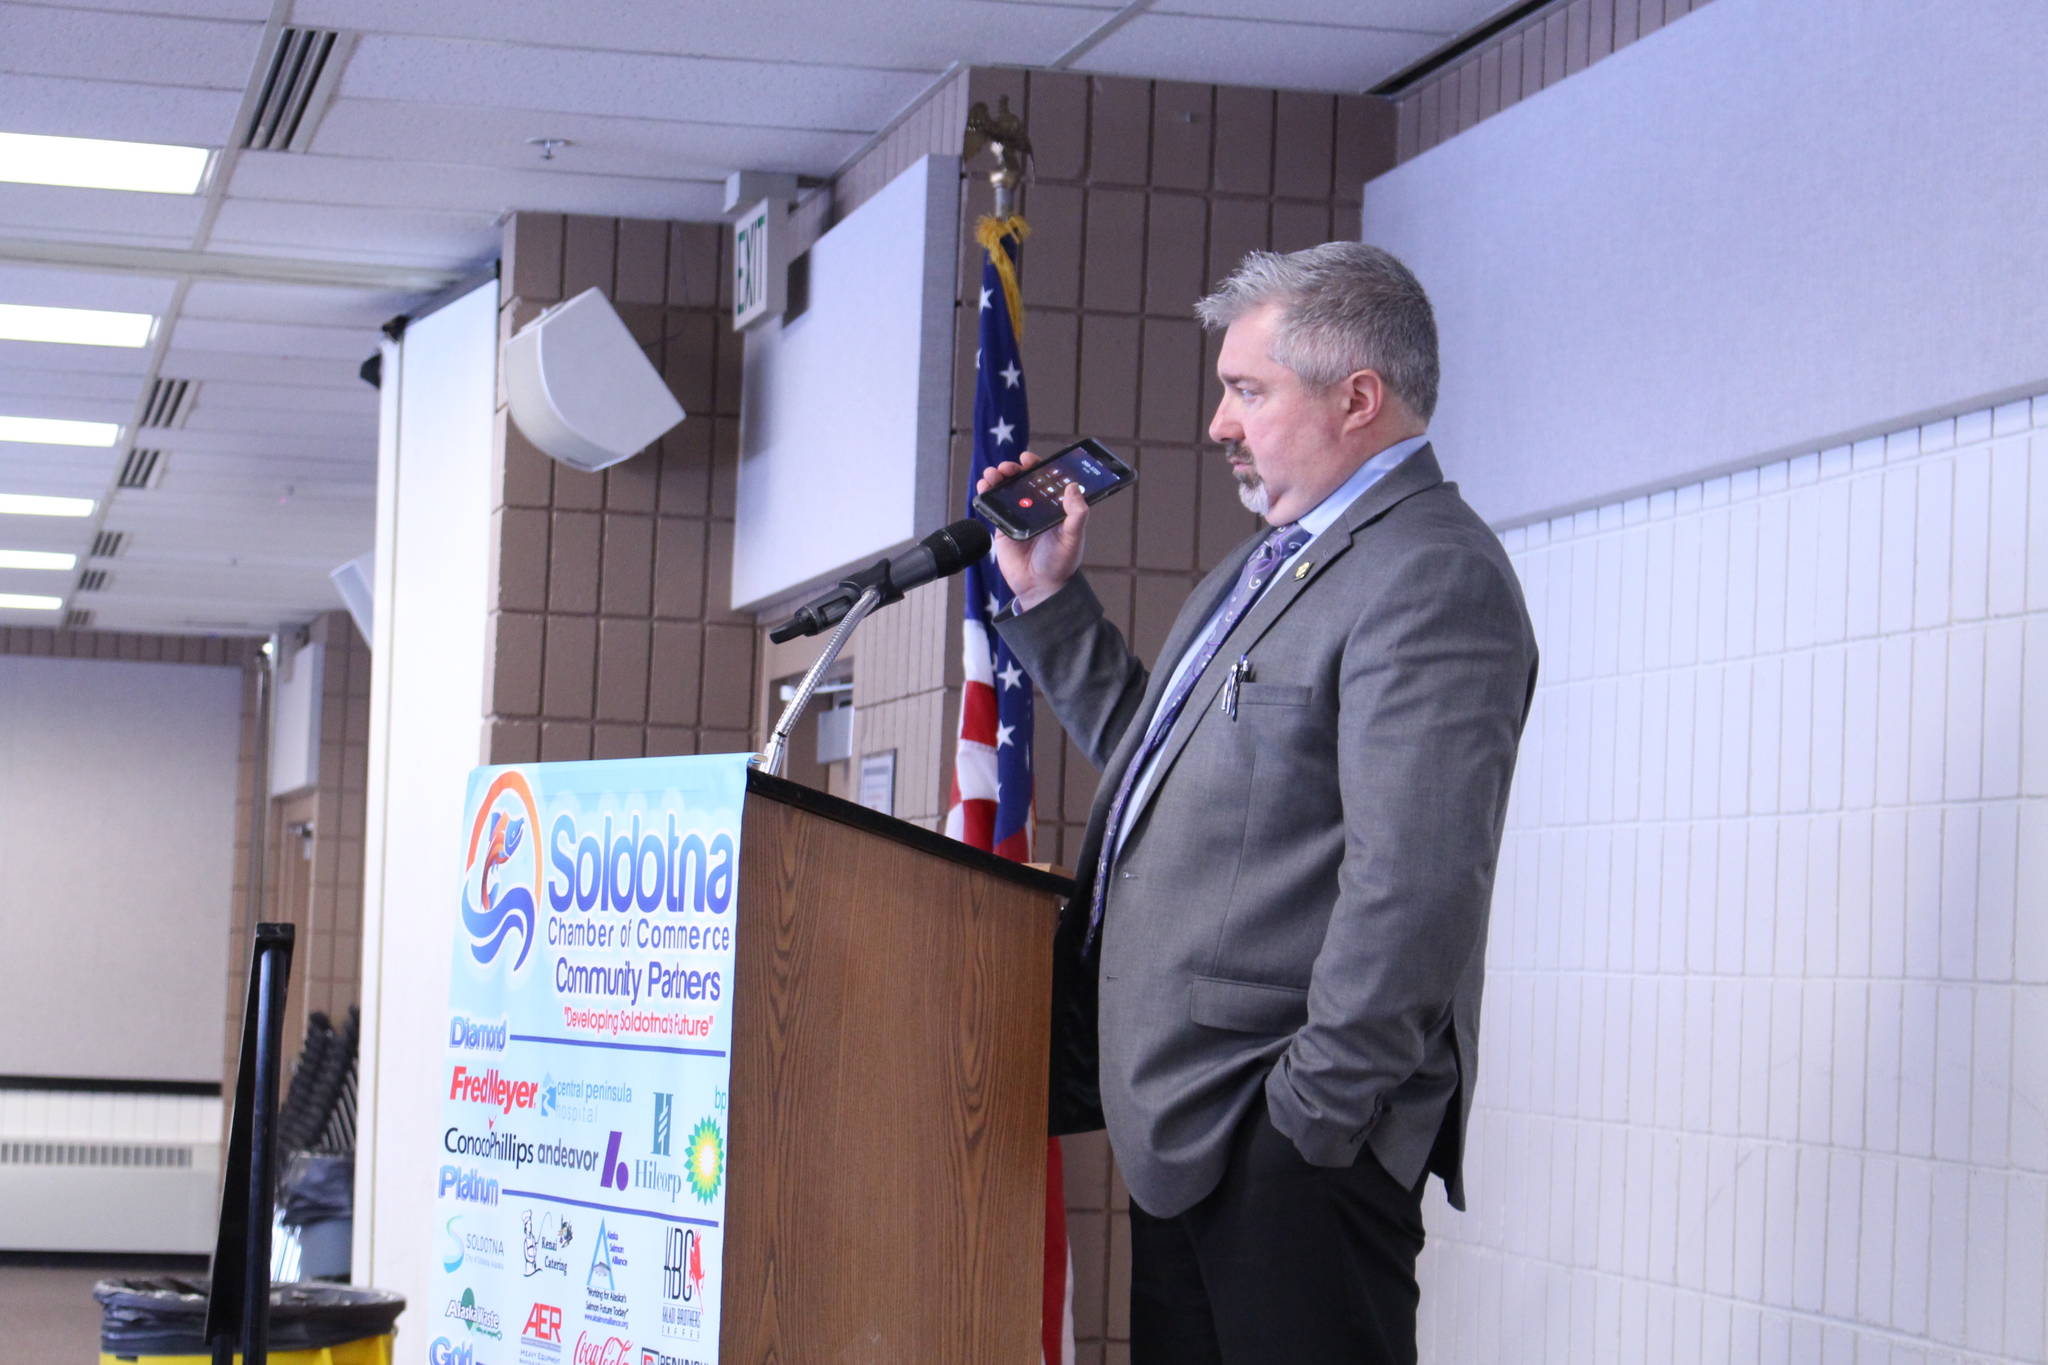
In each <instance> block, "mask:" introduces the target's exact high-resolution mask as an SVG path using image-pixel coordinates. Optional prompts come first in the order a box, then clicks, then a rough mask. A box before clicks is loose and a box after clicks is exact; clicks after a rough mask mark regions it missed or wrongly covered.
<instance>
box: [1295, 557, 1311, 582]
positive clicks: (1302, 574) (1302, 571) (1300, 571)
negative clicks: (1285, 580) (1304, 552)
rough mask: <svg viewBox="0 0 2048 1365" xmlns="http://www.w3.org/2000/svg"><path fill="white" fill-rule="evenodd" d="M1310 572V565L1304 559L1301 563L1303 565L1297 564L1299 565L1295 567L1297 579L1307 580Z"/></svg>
mask: <svg viewBox="0 0 2048 1365" xmlns="http://www.w3.org/2000/svg"><path fill="white" fill-rule="evenodd" d="M1308 570H1309V563H1308V561H1307V560H1306V559H1304V560H1302V561H1301V563H1299V564H1297V565H1295V566H1294V576H1295V577H1296V578H1297V579H1301V578H1307V577H1308Z"/></svg>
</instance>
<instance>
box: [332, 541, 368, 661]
mask: <svg viewBox="0 0 2048 1365" xmlns="http://www.w3.org/2000/svg"><path fill="white" fill-rule="evenodd" d="M376 564H377V552H376V551H374V550H365V551H364V552H363V553H361V554H359V555H357V556H356V557H355V558H354V559H351V560H350V561H349V562H348V563H346V564H343V565H341V566H340V567H339V568H337V569H335V570H334V571H333V572H331V573H329V574H328V575H327V577H328V578H329V579H330V580H332V582H333V583H334V590H335V592H337V593H339V594H340V595H341V604H342V605H343V606H345V607H347V608H348V615H349V619H350V620H351V621H354V622H355V623H356V631H357V632H358V633H359V634H360V635H361V636H362V637H363V643H364V644H366V645H374V644H375V643H376V642H377V636H376V632H375V626H376V616H375V612H376V605H375V604H376V597H375V596H374V594H373V593H372V591H371V588H372V583H371V580H372V579H373V578H374V577H375V575H376V571H377V570H376Z"/></svg>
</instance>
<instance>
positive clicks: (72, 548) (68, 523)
mask: <svg viewBox="0 0 2048 1365" xmlns="http://www.w3.org/2000/svg"><path fill="white" fill-rule="evenodd" d="M7 491H13V490H7V489H0V492H7ZM92 526H93V519H92V518H91V517H0V550H55V551H56V552H58V553H59V554H74V555H77V556H78V558H79V562H80V564H81V566H82V565H83V564H84V561H85V558H86V554H85V552H86V551H87V550H88V549H90V548H92Z"/></svg>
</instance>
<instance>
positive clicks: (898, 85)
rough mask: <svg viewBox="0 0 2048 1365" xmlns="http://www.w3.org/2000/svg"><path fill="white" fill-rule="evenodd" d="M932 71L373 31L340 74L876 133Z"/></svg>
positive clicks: (346, 91)
mask: <svg viewBox="0 0 2048 1365" xmlns="http://www.w3.org/2000/svg"><path fill="white" fill-rule="evenodd" d="M933 79H934V73H932V72H928V71H878V70H873V69H868V68H834V67H826V66H798V65H790V64H781V63H773V62H755V61H730V60H722V59H721V60H710V59H703V58H692V57H670V56H649V55H642V54H636V53H619V52H586V51H580V50H576V49H571V48H561V47H515V46H509V45H504V44H497V43H488V42H469V41H456V40H448V39H439V38H406V37H393V36H388V35H384V34H368V35H365V37H364V38H363V40H362V42H361V43H360V44H359V45H358V46H357V48H356V53H355V56H354V58H353V59H351V60H350V62H349V65H348V71H347V72H346V73H345V74H344V75H343V77H342V84H341V93H342V94H343V95H344V96H350V97H356V98H362V99H395V100H415V101H434V102H446V103H449V104H474V105H486V106H495V107H498V108H506V107H512V106H515V105H518V104H522V103H525V102H527V101H528V100H530V99H531V94H530V92H532V91H546V92H547V102H548V104H549V105H551V106H552V107H554V108H557V109H560V110H562V111H564V112H566V113H575V114H612V115H625V116H629V117H635V118H663V119H694V120H699V121H702V122H717V123H741V124H755V125H772V126H780V127H801V128H830V129H837V130H839V131H846V130H849V129H851V130H858V131H863V132H870V131H873V130H874V129H877V128H880V127H881V126H882V125H883V124H885V123H887V122H888V121H889V119H890V118H891V117H893V116H894V115H895V114H896V113H897V112H898V111H900V110H902V109H904V108H905V107H907V106H908V105H909V104H910V102H911V101H912V100H914V99H915V98H916V97H917V96H918V95H920V94H922V93H923V92H924V91H925V90H926V89H928V88H929V87H930V86H931V84H932V81H933Z"/></svg>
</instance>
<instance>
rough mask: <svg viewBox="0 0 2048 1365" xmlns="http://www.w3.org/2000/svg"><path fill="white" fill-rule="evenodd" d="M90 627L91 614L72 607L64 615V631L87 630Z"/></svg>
mask: <svg viewBox="0 0 2048 1365" xmlns="http://www.w3.org/2000/svg"><path fill="white" fill-rule="evenodd" d="M91 626H92V613H91V612H89V611H84V610H81V609H80V608H78V607H73V608H72V609H71V610H70V611H67V612H65V613H64V629H66V630H87V629H90V628H91Z"/></svg>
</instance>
